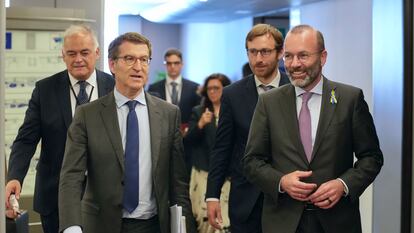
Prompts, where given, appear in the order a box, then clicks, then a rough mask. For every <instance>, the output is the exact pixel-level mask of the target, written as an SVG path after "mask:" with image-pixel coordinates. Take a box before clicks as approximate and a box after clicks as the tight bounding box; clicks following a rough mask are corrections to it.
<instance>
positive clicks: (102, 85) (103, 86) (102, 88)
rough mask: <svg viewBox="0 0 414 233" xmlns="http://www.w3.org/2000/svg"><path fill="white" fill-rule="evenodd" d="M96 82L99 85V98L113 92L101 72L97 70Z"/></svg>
mask: <svg viewBox="0 0 414 233" xmlns="http://www.w3.org/2000/svg"><path fill="white" fill-rule="evenodd" d="M96 82H97V83H98V96H99V97H102V96H104V95H106V94H108V93H109V92H111V91H112V89H113V88H112V87H111V86H110V85H108V83H107V82H106V80H105V79H104V77H103V74H102V72H101V71H99V70H96Z"/></svg>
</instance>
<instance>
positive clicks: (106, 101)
mask: <svg viewBox="0 0 414 233" xmlns="http://www.w3.org/2000/svg"><path fill="white" fill-rule="evenodd" d="M101 117H102V121H103V126H104V127H105V129H106V132H107V135H108V137H109V140H110V141H111V144H112V147H113V148H114V151H115V153H116V156H117V157H118V161H119V163H120V165H121V168H122V172H123V171H124V169H125V168H124V149H123V148H122V139H121V133H120V132H121V131H120V129H119V123H118V114H117V110H116V103H115V97H114V93H113V92H111V93H109V94H108V95H107V96H105V97H102V110H101Z"/></svg>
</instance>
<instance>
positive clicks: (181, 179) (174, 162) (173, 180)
mask: <svg viewBox="0 0 414 233" xmlns="http://www.w3.org/2000/svg"><path fill="white" fill-rule="evenodd" d="M180 119H181V117H180V111H179V110H178V108H177V109H176V111H175V117H174V122H171V123H172V124H173V125H174V129H175V130H174V135H173V137H174V143H173V148H172V154H171V161H170V182H169V184H170V190H171V205H174V204H178V205H179V206H182V208H183V214H184V215H185V216H186V224H187V232H188V233H196V232H197V230H196V223H195V220H194V217H193V213H192V208H191V202H190V198H189V186H188V182H187V180H188V178H187V172H186V167H185V163H184V148H183V143H182V136H181V132H180Z"/></svg>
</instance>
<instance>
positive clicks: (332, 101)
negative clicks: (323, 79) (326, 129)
mask: <svg viewBox="0 0 414 233" xmlns="http://www.w3.org/2000/svg"><path fill="white" fill-rule="evenodd" d="M329 102H331V104H337V103H338V100H337V99H336V96H335V89H332V91H331V99H330V101H329Z"/></svg>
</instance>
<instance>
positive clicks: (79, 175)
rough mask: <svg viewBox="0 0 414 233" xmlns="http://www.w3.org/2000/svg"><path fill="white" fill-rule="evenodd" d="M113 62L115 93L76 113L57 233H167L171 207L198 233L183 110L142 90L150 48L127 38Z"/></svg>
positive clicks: (113, 47) (120, 40) (113, 52)
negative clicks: (185, 154)
mask: <svg viewBox="0 0 414 233" xmlns="http://www.w3.org/2000/svg"><path fill="white" fill-rule="evenodd" d="M108 58H109V67H110V70H111V72H112V73H113V74H114V76H115V90H114V91H113V92H112V93H110V94H109V95H108V96H106V97H104V98H102V99H100V100H99V101H95V102H93V103H91V104H88V105H86V106H82V107H80V108H78V109H77V111H76V114H75V117H74V119H73V122H72V125H71V126H70V128H69V131H68V138H67V143H66V150H65V157H64V161H63V165H62V172H61V176H60V187H59V217H60V231H63V230H64V232H65V233H66V232H82V231H83V232H87V233H96V232H108V233H113V232H122V233H127V232H140V233H169V232H170V213H169V207H170V206H172V205H175V204H178V205H179V206H182V208H183V215H185V216H186V221H187V232H189V233H195V231H196V230H195V221H194V218H193V217H192V213H191V204H190V201H189V197H188V184H187V183H186V180H188V179H187V178H186V172H185V165H184V160H183V146H182V138H181V133H180V129H179V127H180V112H179V109H178V108H177V107H176V106H174V105H172V104H169V103H167V102H165V101H163V100H160V99H158V98H156V97H153V96H151V95H149V94H147V93H145V91H144V88H143V87H144V85H145V83H146V82H147V80H148V72H149V63H150V60H151V43H150V41H149V40H148V39H147V38H145V37H144V36H142V35H140V34H138V33H132V32H131V33H126V34H123V35H121V36H119V37H117V38H116V39H115V40H114V41H112V43H111V44H110V45H109V49H108ZM85 171H88V176H87V177H88V178H87V186H86V190H85V194H84V196H83V199H82V201H81V192H82V179H83V174H84V172H85Z"/></svg>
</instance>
